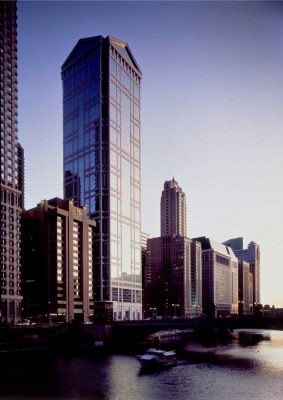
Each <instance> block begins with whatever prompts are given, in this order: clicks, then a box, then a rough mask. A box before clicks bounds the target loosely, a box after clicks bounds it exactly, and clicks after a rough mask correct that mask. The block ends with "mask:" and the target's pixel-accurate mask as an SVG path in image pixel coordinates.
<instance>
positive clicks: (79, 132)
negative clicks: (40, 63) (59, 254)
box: [62, 36, 142, 320]
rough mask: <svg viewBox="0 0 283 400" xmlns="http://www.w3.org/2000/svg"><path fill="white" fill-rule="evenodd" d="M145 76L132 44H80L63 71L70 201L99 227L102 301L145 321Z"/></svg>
mask: <svg viewBox="0 0 283 400" xmlns="http://www.w3.org/2000/svg"><path fill="white" fill-rule="evenodd" d="M141 75H142V74H141V70H140V68H139V66H138V64H137V62H136V60H135V58H134V56H133V53H132V52H131V50H130V48H129V46H128V44H127V43H125V42H124V41H122V40H118V39H115V38H113V37H111V36H108V37H106V38H104V37H103V36H95V37H90V38H86V39H81V40H79V41H78V43H77V44H76V46H75V47H74V49H73V50H72V52H71V53H70V55H69V56H68V58H67V60H66V61H65V62H64V64H63V66H62V80H63V102H64V121H63V122H64V197H65V199H73V200H74V204H76V205H78V206H84V205H86V206H87V210H88V215H89V217H90V218H91V219H93V220H95V221H96V223H97V234H96V236H95V248H96V252H95V288H94V289H95V290H94V295H95V300H96V301H99V302H101V301H112V302H113V310H114V319H119V320H121V319H140V318H142V274H141V233H140V232H141V223H140V189H141V188H140V83H141Z"/></svg>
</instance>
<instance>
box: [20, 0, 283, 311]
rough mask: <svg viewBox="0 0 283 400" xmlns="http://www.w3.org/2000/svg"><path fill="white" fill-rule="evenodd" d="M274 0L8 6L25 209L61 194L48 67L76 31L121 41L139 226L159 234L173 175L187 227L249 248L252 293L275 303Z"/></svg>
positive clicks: (280, 294) (279, 13) (282, 193)
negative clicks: (255, 247) (132, 91)
mask: <svg viewBox="0 0 283 400" xmlns="http://www.w3.org/2000/svg"><path fill="white" fill-rule="evenodd" d="M282 17H283V2H272V1H268V2H264V1H263V2H262V1H259V2H256V1H251V2H242V1H239V2H214V1H208V2H206V1H194V2H189V1H188V2H186V1H182V2H175V1H174V2H170V1H165V2H157V1H156V2H148V1H145V2H143V1H136V2H120V1H114V2H97V1H87V2H84V1H72V2H69V1H63V2H60V1H56V2H52V1H37V2H29V1H19V2H18V46H19V50H18V57H19V59H18V74H19V77H18V78H19V140H20V142H21V144H22V145H23V147H24V149H25V172H26V176H25V179H26V181H25V208H26V209H29V208H32V207H35V206H36V204H37V203H39V202H40V200H42V199H50V198H53V197H55V196H58V197H62V196H63V146H62V143H63V130H62V85H61V76H60V69H61V65H62V64H63V62H64V61H65V59H66V58H67V56H68V54H69V53H70V51H71V50H72V48H73V47H74V46H75V44H76V43H77V41H78V40H79V39H80V38H84V37H89V36H96V35H103V36H108V35H112V36H114V37H117V38H119V39H122V40H124V41H126V42H127V43H128V44H129V47H130V48H131V51H132V52H133V54H134V56H135V58H136V60H137V62H138V64H139V66H140V68H141V69H142V72H143V80H142V95H141V97H142V98H141V100H142V113H141V118H142V132H141V137H142V152H141V154H142V155H141V160H142V169H141V173H142V230H143V231H144V232H146V233H148V234H150V236H151V237H155V236H159V235H160V196H161V191H162V189H163V184H164V181H165V180H169V179H172V177H173V176H174V177H175V179H176V180H177V182H178V183H179V185H180V186H181V187H182V189H183V191H184V192H185V193H186V198H187V214H188V216H187V227H188V228H187V234H188V236H189V237H191V238H193V237H198V236H207V237H210V238H212V239H214V240H217V241H220V242H222V241H224V240H227V239H230V238H233V237H238V236H243V237H244V245H245V246H247V245H248V243H249V242H250V241H252V240H253V241H255V242H256V243H258V244H259V245H260V248H261V293H262V296H261V299H262V303H263V304H267V303H268V304H270V305H273V304H274V305H275V306H277V307H283V290H282V282H283V262H282V258H281V254H282V253H283V241H282V228H283V207H282V204H283V187H282V185H283V157H282V149H283V113H282V104H283V73H282V71H283V24H282Z"/></svg>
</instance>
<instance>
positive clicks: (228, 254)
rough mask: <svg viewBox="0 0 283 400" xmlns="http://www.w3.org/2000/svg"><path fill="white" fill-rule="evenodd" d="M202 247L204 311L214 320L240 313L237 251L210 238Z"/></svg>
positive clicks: (204, 238)
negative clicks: (216, 317) (214, 317)
mask: <svg viewBox="0 0 283 400" xmlns="http://www.w3.org/2000/svg"><path fill="white" fill-rule="evenodd" d="M194 240H196V241H198V242H200V243H201V246H202V272H203V274H202V282H203V287H202V290H203V309H204V312H206V313H207V314H210V315H213V316H220V315H221V316H225V315H229V314H231V313H232V314H237V313H238V260H237V257H236V256H235V254H234V253H233V250H232V249H231V247H229V246H225V245H223V244H221V243H218V242H216V241H214V240H211V239H209V238H206V237H204V236H203V237H199V238H196V239H194Z"/></svg>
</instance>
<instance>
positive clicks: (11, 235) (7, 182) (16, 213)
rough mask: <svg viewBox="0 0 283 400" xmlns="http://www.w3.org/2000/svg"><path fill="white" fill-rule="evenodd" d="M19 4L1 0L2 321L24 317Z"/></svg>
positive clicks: (8, 321) (0, 305)
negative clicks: (18, 86) (19, 111)
mask: <svg viewBox="0 0 283 400" xmlns="http://www.w3.org/2000/svg"><path fill="white" fill-rule="evenodd" d="M16 13H17V6H16V2H15V1H2V2H1V3H0V29H1V37H0V65H1V74H0V85H1V96H0V98H1V280H0V284H1V290H0V300H1V302H0V321H2V322H4V323H12V324H13V323H17V322H20V319H21V300H22V296H21V271H20V209H21V208H22V207H23V184H24V183H23V177H24V176H23V170H24V167H23V166H24V162H23V149H22V147H21V146H20V145H19V143H18V105H17V102H18V94H17V83H18V81H17V15H16Z"/></svg>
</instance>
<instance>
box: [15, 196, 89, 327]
mask: <svg viewBox="0 0 283 400" xmlns="http://www.w3.org/2000/svg"><path fill="white" fill-rule="evenodd" d="M21 217H22V279H23V297H24V300H23V305H24V310H25V314H26V316H27V317H31V316H33V317H34V318H38V319H40V320H44V319H46V318H48V319H59V320H60V319H61V320H65V321H72V320H73V319H77V320H80V321H84V322H86V321H88V320H89V319H90V318H91V317H92V315H93V309H94V301H93V298H94V290H93V287H94V282H93V257H94V254H93V252H94V247H93V237H94V230H95V225H96V223H95V221H92V220H90V219H88V217H87V210H86V208H85V207H82V208H81V207H76V206H74V204H73V202H72V201H71V200H61V199H59V198H54V199H52V200H43V201H42V202H41V203H40V204H38V205H37V207H35V208H32V209H30V210H27V211H23V212H22V216H21Z"/></svg>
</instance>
